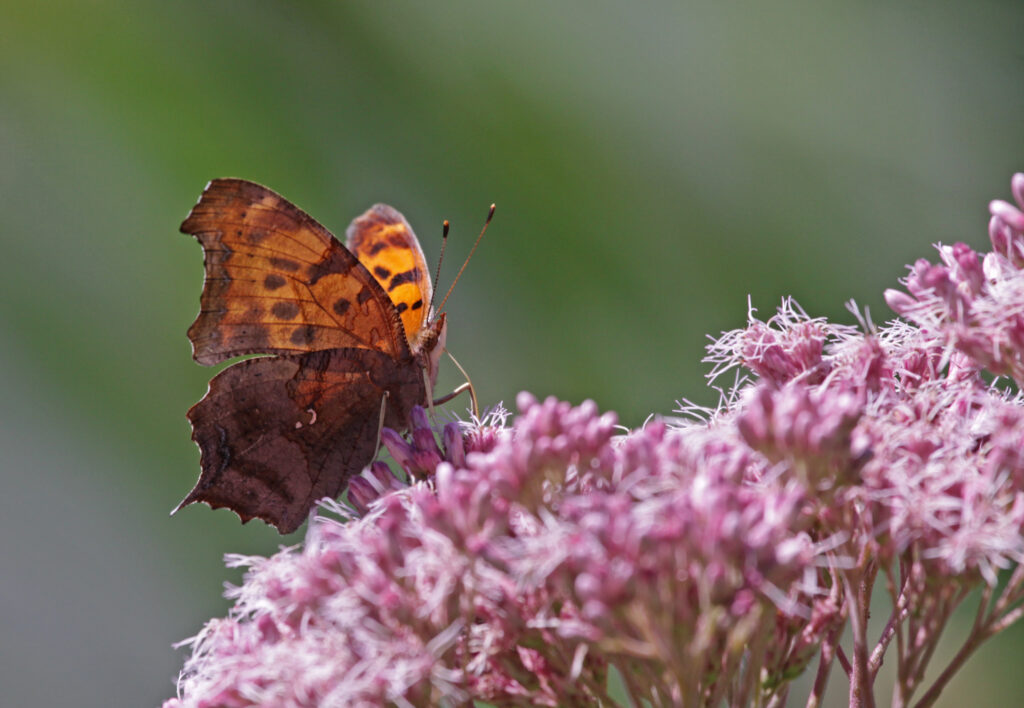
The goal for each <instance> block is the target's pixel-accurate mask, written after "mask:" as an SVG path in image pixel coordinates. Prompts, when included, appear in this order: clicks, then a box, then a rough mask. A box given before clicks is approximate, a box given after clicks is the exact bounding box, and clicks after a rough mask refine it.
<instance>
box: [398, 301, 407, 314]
mask: <svg viewBox="0 0 1024 708" xmlns="http://www.w3.org/2000/svg"><path fill="white" fill-rule="evenodd" d="M408 309H409V304H408V303H406V302H400V303H398V304H397V305H395V312H397V313H398V314H402V313H403V312H405V311H406V310H408Z"/></svg>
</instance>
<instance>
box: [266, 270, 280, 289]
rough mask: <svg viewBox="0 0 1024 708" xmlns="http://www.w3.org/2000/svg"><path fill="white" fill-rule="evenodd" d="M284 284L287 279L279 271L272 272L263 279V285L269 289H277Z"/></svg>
mask: <svg viewBox="0 0 1024 708" xmlns="http://www.w3.org/2000/svg"><path fill="white" fill-rule="evenodd" d="M284 284H285V279H284V278H282V277H281V276H280V275H278V274H277V273H271V274H270V275H268V276H267V277H266V278H264V279H263V287H265V288H266V289H267V290H277V289H278V288H280V287H283V286H284Z"/></svg>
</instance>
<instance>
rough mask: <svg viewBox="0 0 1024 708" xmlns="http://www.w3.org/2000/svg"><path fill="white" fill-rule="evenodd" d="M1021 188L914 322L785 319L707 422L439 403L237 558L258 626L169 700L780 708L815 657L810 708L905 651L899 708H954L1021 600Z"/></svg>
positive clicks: (196, 655)
mask: <svg viewBox="0 0 1024 708" xmlns="http://www.w3.org/2000/svg"><path fill="white" fill-rule="evenodd" d="M1013 193H1014V197H1015V199H1016V201H1017V202H1018V204H1019V205H1020V209H1018V208H1017V207H1014V206H1011V205H1009V204H1006V203H1004V202H994V203H993V205H992V207H991V210H992V213H993V221H992V224H991V225H990V234H991V238H992V243H993V251H992V252H990V253H988V254H985V255H984V257H983V258H981V259H979V257H978V256H977V254H975V253H974V252H973V251H972V250H971V249H970V248H969V247H967V246H965V245H963V244H957V245H955V246H953V247H951V248H947V247H941V248H940V249H939V252H940V257H941V260H942V263H941V264H929V263H927V262H924V261H919V262H918V263H917V264H915V265H914V266H913V267H912V269H911V273H910V275H909V276H908V277H907V279H906V281H905V285H906V288H907V291H908V292H909V294H908V293H904V292H897V291H889V292H888V293H887V300H888V302H889V303H890V305H891V306H892V307H893V309H895V310H896V311H897V312H899V313H900V314H901V315H903V316H904V317H905V318H906V321H904V320H897V321H894V322H891V323H889V324H888V325H886V326H884V327H880V328H879V327H875V326H873V325H871V324H870V323H868V322H864V324H863V327H862V330H863V331H861V330H858V329H855V328H853V327H847V326H837V325H833V324H829V323H828V322H826V321H824V320H822V319H812V318H810V317H808V316H807V315H806V314H805V313H804V312H803V311H802V310H800V308H799V307H798V306H796V305H795V304H794V303H792V302H791V301H785V302H783V305H782V306H781V307H780V309H779V311H778V313H777V314H776V315H775V316H774V317H772V318H771V319H769V320H768V321H767V322H761V321H759V320H757V319H755V318H754V317H753V316H751V318H750V323H749V325H748V326H747V327H746V328H745V329H743V330H738V331H735V332H729V333H726V334H723V336H722V337H720V338H719V339H718V340H717V341H715V342H714V343H713V344H712V345H711V346H710V347H709V357H708V360H709V361H711V362H713V363H714V364H715V369H714V371H713V375H714V376H719V375H721V374H722V373H724V372H726V371H729V370H732V369H734V368H735V369H745V370H747V371H749V372H751V374H749V375H745V376H739V377H738V378H737V383H736V385H735V386H734V387H733V389H732V390H731V391H729V392H728V393H727V394H726V395H725V396H724V397H723V402H722V404H721V405H720V406H719V408H718V409H717V410H714V411H704V415H703V416H701V417H699V418H698V417H697V416H690V418H688V419H685V420H684V419H679V418H677V419H666V420H664V421H654V422H651V423H649V424H648V425H646V426H644V427H643V428H641V429H639V430H636V431H631V432H630V431H622V430H620V429H618V428H617V426H616V419H615V416H614V415H613V414H608V413H605V414H601V413H600V412H599V411H598V410H597V407H596V406H595V405H594V404H593V403H592V402H585V403H583V404H582V405H580V406H572V405H570V404H568V403H565V402H561V401H557V400H554V399H548V400H545V401H537V400H536V399H534V398H533V397H531V396H529V395H528V394H521V395H520V397H519V399H518V401H517V405H518V408H519V415H518V416H517V417H515V419H514V421H513V423H512V424H511V425H510V426H509V425H506V420H507V418H508V417H509V416H508V414H507V413H505V412H504V411H503V410H501V409H500V408H499V409H498V410H496V411H495V412H494V413H492V414H491V415H489V416H487V417H485V418H484V419H483V420H482V421H474V422H473V423H471V424H467V423H449V424H448V425H446V426H444V427H443V428H441V429H440V431H439V433H435V431H434V430H433V429H432V428H431V425H430V422H429V420H428V417H427V416H426V414H425V413H424V412H423V411H422V410H417V411H416V412H415V413H414V415H413V421H412V422H413V425H412V430H411V433H410V434H409V435H408V436H405V437H403V436H402V435H400V434H398V433H396V432H394V431H390V430H386V431H385V432H384V434H383V436H382V439H383V442H384V444H385V446H386V447H387V448H388V450H389V452H390V454H391V457H392V459H393V461H394V463H395V466H396V469H395V470H393V469H392V468H391V467H389V466H388V465H386V464H384V463H381V462H376V463H374V464H373V465H372V466H371V467H370V468H369V469H368V470H367V471H366V472H364V474H363V476H362V477H360V478H357V479H355V480H353V481H352V483H351V484H350V487H349V492H348V502H349V504H350V507H342V506H340V505H334V509H335V511H340V512H342V516H343V517H345V518H344V520H340V521H339V520H337V519H336V518H334V517H332V516H331V515H321V516H319V517H317V518H316V519H315V520H314V522H313V523H311V525H310V529H309V531H308V535H307V538H306V541H305V543H304V544H303V546H302V548H301V549H287V550H283V551H281V552H280V553H278V554H277V555H275V556H273V557H271V558H232V559H231V563H232V564H234V565H245V566H248V567H249V570H248V572H247V574H246V577H245V582H244V584H243V585H242V586H241V587H239V588H236V589H234V590H232V591H231V594H230V596H231V598H232V599H233V600H234V602H235V605H234V608H233V609H232V611H231V613H230V614H229V616H228V617H227V618H224V619H216V620H212V621H210V622H209V623H208V624H207V625H206V627H205V628H204V629H203V630H202V632H200V634H199V635H198V636H197V637H195V638H194V639H193V640H191V645H192V656H191V658H190V659H189V660H188V661H187V662H186V664H185V668H184V670H183V672H182V675H181V677H180V680H179V697H178V698H175V699H171V700H169V701H167V702H166V703H165V708H172V707H173V708H177V707H185V706H190V707H191V706H194V707H197V708H213V707H214V706H224V707H236V706H254V705H276V706H350V705H352V706H361V705H367V706H369V705H385V704H387V705H391V704H394V705H399V706H421V705H452V706H455V705H469V704H470V702H471V701H485V702H487V703H490V704H493V705H502V706H516V705H519V706H535V705H541V706H563V705H636V704H641V703H646V704H649V705H652V706H678V705H688V706H689V705H708V706H712V705H721V704H722V703H723V702H725V703H728V704H729V705H752V704H758V705H771V706H781V705H784V704H786V702H787V700H789V699H791V696H790V695H789V694H790V691H791V690H792V679H793V678H794V677H796V676H798V675H799V674H801V673H802V672H803V671H804V670H805V669H807V668H809V667H811V665H812V663H814V668H813V671H814V677H815V678H814V681H813V685H812V687H811V688H810V694H809V696H808V697H807V702H808V704H817V703H820V701H821V699H822V696H823V695H824V692H825V690H826V686H827V684H828V680H829V677H830V675H831V673H832V669H833V668H834V667H835V666H839V667H840V670H841V671H842V672H843V674H845V676H846V678H847V685H846V686H845V690H846V691H847V692H848V695H849V700H850V704H851V705H865V706H870V705H873V703H874V691H875V690H876V686H875V679H876V676H877V672H878V669H879V667H880V666H881V663H882V659H883V657H885V656H890V657H892V656H893V655H895V656H894V658H892V659H891V660H893V661H894V662H895V664H896V666H897V675H898V679H897V681H896V684H895V685H894V686H893V687H892V696H891V699H890V700H891V702H892V704H893V705H901V706H902V705H907V704H908V703H909V702H910V701H911V699H912V698H913V697H914V696H915V695H921V694H922V693H923V696H922V697H921V698H920V700H921V701H922V703H924V704H930V702H934V699H935V697H937V696H938V694H939V692H941V690H942V688H943V687H944V686H945V685H946V684H947V683H948V681H949V679H950V678H951V676H952V675H953V674H954V673H955V672H956V670H957V669H959V667H960V666H962V664H963V662H964V661H965V660H966V659H967V658H968V657H969V656H970V654H971V653H972V652H973V651H974V650H975V649H976V648H977V647H978V646H979V645H980V644H981V642H983V641H984V640H985V639H987V638H989V637H990V636H992V635H993V634H995V633H996V632H998V631H999V630H1001V629H1003V628H1004V627H1005V626H1007V625H1008V624H1009V623H1011V622H1013V621H1015V620H1016V619H1017V617H1018V616H1019V610H1018V609H1016V608H1017V605H1018V604H1019V602H1020V601H1021V600H1022V599H1024V570H1022V568H1024V564H1022V560H1024V535H1022V532H1024V406H1022V401H1021V398H1020V397H1019V396H1018V395H1016V394H1015V393H1014V392H1013V389H1012V387H1007V386H1000V385H999V380H998V379H997V380H996V381H995V382H994V383H986V377H985V376H984V374H985V372H988V374H993V375H1003V374H1009V375H1010V376H1012V377H1013V378H1014V379H1015V381H1016V382H1017V384H1018V385H1019V384H1020V383H1022V382H1024V375H1022V374H1024V359H1022V354H1024V346H1021V345H1022V343H1024V339H1022V336H1024V285H1021V284H1022V283H1024V277H1022V268H1024V215H1022V213H1021V209H1024V175H1016V176H1015V177H1014V179H1013ZM1000 312H1002V313H1003V315H1004V316H999V314H998V313H1000ZM988 380H989V381H991V376H989V377H988ZM691 410H692V407H691ZM1000 573H1005V577H1003V578H1002V579H1003V580H1004V582H1002V583H997V580H999V579H1000ZM879 580H880V581H882V583H883V584H884V587H885V589H886V591H887V592H888V593H889V595H890V597H891V615H890V617H889V618H888V623H887V624H886V627H885V630H884V631H883V633H882V636H881V637H880V638H878V639H877V641H875V642H872V641H869V638H868V636H867V619H868V611H869V601H870V597H871V593H872V589H873V588H874V586H875V585H876V583H877V582H878V581H879ZM977 588H980V589H981V592H982V599H981V602H982V606H981V610H980V611H979V612H978V613H977V619H976V622H975V626H974V627H973V628H972V630H971V632H970V635H969V636H968V637H967V638H966V640H964V642H963V646H962V648H961V650H960V651H959V652H958V653H957V654H956V655H955V657H954V659H953V660H952V661H951V663H950V664H949V665H948V666H946V667H944V669H943V670H941V671H940V672H939V673H938V678H936V679H934V681H933V683H932V684H931V685H929V686H926V685H925V684H924V671H925V668H926V666H927V665H928V662H929V660H930V659H931V658H932V656H933V652H934V649H935V645H936V643H937V642H938V639H939V636H940V635H941V634H942V630H943V628H944V627H945V625H946V622H947V620H948V618H949V616H950V613H951V612H952V611H953V610H954V609H955V608H956V607H957V606H958V605H959V604H960V603H962V602H963V601H964V599H965V598H966V596H967V594H968V593H969V592H970V591H971V590H973V589H977ZM846 629H849V630H850V635H851V637H852V641H849V642H847V643H845V644H844V643H842V642H841V641H840V639H841V637H842V635H843V633H844V630H846Z"/></svg>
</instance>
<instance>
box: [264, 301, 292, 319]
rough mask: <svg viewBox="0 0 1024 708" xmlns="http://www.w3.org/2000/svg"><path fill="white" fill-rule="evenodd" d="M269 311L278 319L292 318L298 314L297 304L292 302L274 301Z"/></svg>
mask: <svg viewBox="0 0 1024 708" xmlns="http://www.w3.org/2000/svg"><path fill="white" fill-rule="evenodd" d="M270 313H271V314H272V315H273V316H274V317H276V318H278V319H279V320H293V319H295V316H296V315H298V314H299V306H298V305H296V304H295V303H294V302H275V303H274V306H273V307H271V308H270Z"/></svg>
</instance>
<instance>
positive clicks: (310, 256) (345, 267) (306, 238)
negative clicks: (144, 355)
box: [181, 179, 409, 365]
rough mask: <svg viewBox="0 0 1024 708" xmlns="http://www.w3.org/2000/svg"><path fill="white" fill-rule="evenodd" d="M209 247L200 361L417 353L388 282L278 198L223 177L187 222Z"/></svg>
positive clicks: (197, 341)
mask: <svg viewBox="0 0 1024 708" xmlns="http://www.w3.org/2000/svg"><path fill="white" fill-rule="evenodd" d="M181 231H182V232H183V233H187V234H191V235H193V236H195V237H196V239H197V240H198V241H199V243H200V244H201V245H202V247H203V253H204V264H205V273H206V279H205V282H204V284H203V293H202V296H201V298H200V311H199V315H198V316H197V317H196V320H195V322H194V323H193V324H192V326H191V327H190V328H189V332H188V335H189V339H190V340H191V341H192V347H193V357H194V358H195V360H196V361H198V362H199V363H200V364H205V365H212V364H216V363H218V362H220V361H223V360H225V359H229V358H232V357H235V356H240V355H243V354H253V353H264V354H296V353H301V352H310V351H320V350H324V349H335V348H341V347H355V348H362V349H375V350H378V351H381V352H385V353H387V354H389V355H391V356H393V357H395V358H398V359H403V358H405V357H406V356H407V355H408V352H409V347H408V343H407V340H406V337H405V333H404V331H403V329H402V324H401V321H400V318H399V315H398V313H397V312H396V311H395V307H394V305H393V303H392V302H391V299H390V298H389V297H388V295H387V293H386V292H385V291H384V289H383V288H381V286H380V284H379V283H378V282H377V281H376V280H375V279H374V278H373V276H372V275H371V274H370V273H369V271H367V270H366V268H365V267H364V266H363V265H362V264H360V263H359V261H358V260H357V259H356V257H355V256H353V255H352V254H351V253H350V252H349V251H348V250H347V249H346V248H345V247H344V246H343V245H342V244H341V243H340V242H339V241H338V240H337V239H336V238H334V236H332V235H331V233H330V232H329V231H327V229H325V228H324V227H323V226H321V225H320V224H319V223H318V222H317V221H316V220H315V219H313V218H312V217H311V216H309V215H308V214H306V213H305V212H304V211H302V210H301V209H299V208H298V207H296V206H295V205H294V204H292V203H291V202H289V201H288V200H286V199H285V198H284V197H282V196H281V195H279V194H277V193H276V192H274V191H272V190H270V189H267V188H266V187H263V186H261V185H258V184H255V183H254V182H248V181H246V180H240V179H215V180H213V181H212V182H210V184H209V185H207V187H206V189H205V190H204V191H203V194H202V195H201V196H200V198H199V202H198V203H197V204H196V205H195V206H194V207H193V208H192V211H191V212H190V213H189V215H188V218H186V219H185V221H184V222H183V223H182V225H181Z"/></svg>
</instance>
